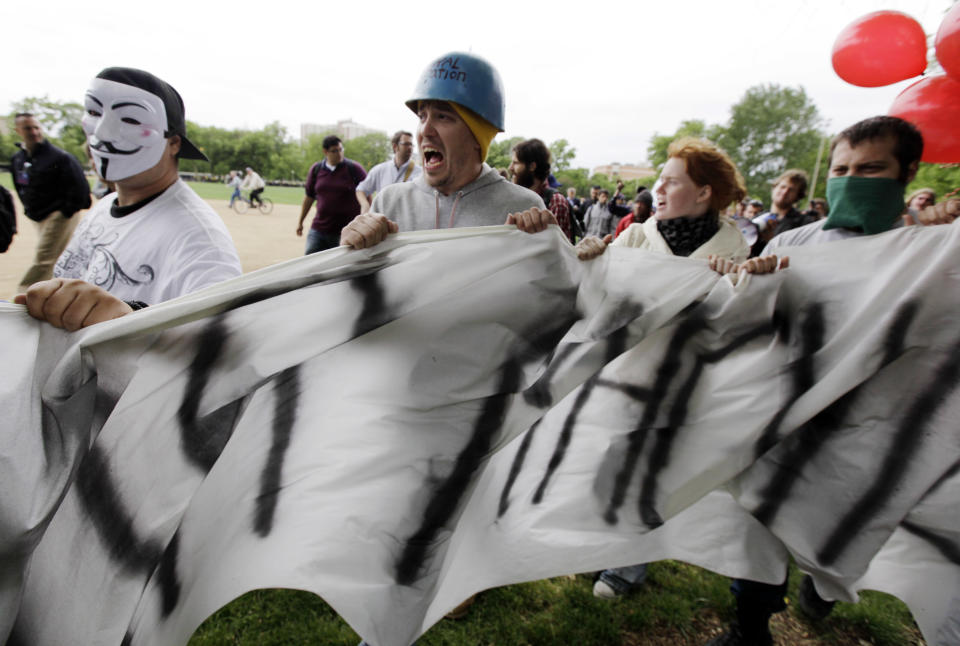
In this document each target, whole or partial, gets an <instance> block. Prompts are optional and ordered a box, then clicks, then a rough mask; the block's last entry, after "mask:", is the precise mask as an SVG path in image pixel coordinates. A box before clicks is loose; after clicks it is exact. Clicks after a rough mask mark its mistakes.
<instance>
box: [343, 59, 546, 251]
mask: <svg viewBox="0 0 960 646" xmlns="http://www.w3.org/2000/svg"><path fill="white" fill-rule="evenodd" d="M407 107H409V108H410V109H411V110H412V111H413V112H414V113H416V115H417V117H418V118H419V120H420V123H419V125H418V127H417V147H418V148H419V149H420V155H421V158H422V162H423V175H422V176H420V177H419V178H417V179H416V180H415V181H413V182H406V183H402V184H393V185H391V186H387V187H386V188H384V189H383V191H381V192H380V193H378V194H377V196H376V197H375V198H374V200H373V205H372V207H371V210H370V212H369V213H365V214H361V215H358V216H357V217H356V218H354V220H353V221H352V222H350V224H348V225H347V226H346V227H345V228H344V229H343V233H342V234H341V236H340V244H342V245H348V246H351V247H354V248H357V249H362V248H364V247H370V246H373V245H375V244H377V243H379V242H380V241H382V240H383V239H384V238H385V237H386V236H387V234H388V233H396V232H397V231H401V230H402V231H417V230H422V229H445V228H453V227H477V226H490V225H494V224H502V223H504V217H506V222H505V223H506V224H515V225H516V226H517V227H518V228H519V229H521V230H522V231H526V232H528V233H536V232H538V231H543V230H544V229H546V228H547V226H548V225H550V224H556V223H557V222H556V218H554V216H553V214H552V213H550V212H549V211H547V210H546V209H545V208H544V204H543V200H542V199H540V196H539V195H537V194H536V193H534V192H533V191H530V190H528V189H526V188H523V187H521V186H517V185H515V184H511V183H510V182H508V181H506V180H505V179H503V178H502V177H501V176H500V174H499V173H498V172H497V171H496V170H495V169H493V168H491V167H490V166H488V165H487V164H486V163H484V160H485V159H486V157H487V151H488V150H489V148H490V142H491V141H493V138H494V137H495V136H496V134H497V133H498V132H503V87H502V83H501V82H500V75H499V74H498V73H497V70H496V69H494V68H493V66H492V65H490V63H488V62H487V61H485V60H483V59H482V58H479V57H477V56H474V55H472V54H464V53H457V52H454V53H450V54H446V55H444V56H441V57H440V58H438V59H436V60H435V61H433V62H432V63H431V64H430V65H429V66H428V67H427V69H426V70H425V71H424V72H423V74H422V75H421V76H420V80H419V81H418V83H417V87H416V89H415V90H414V93H413V97H412V98H411V99H410V100H409V101H407Z"/></svg>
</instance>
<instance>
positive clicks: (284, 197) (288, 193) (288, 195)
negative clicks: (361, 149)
mask: <svg viewBox="0 0 960 646" xmlns="http://www.w3.org/2000/svg"><path fill="white" fill-rule="evenodd" d="M87 179H88V180H90V184H91V186H92V185H93V183H94V182H93V181H92V179H91V178H89V177H88V178H87ZM187 184H189V185H190V188H192V189H193V190H194V191H196V192H197V195H199V196H200V197H202V198H203V199H205V200H229V199H230V194H231V193H232V192H233V191H232V190H231V189H230V187H229V186H227V185H226V184H214V183H212V182H187ZM0 186H3V187H5V188H6V189H8V190H10V191H12V190H13V176H12V175H10V173H0ZM263 195H264V197H269V198H270V199H271V200H273V201H274V203H276V204H300V203H302V202H303V195H304V194H303V188H301V187H298V186H268V187H267V189H266V190H265V191H264V192H263Z"/></svg>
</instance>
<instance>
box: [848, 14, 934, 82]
mask: <svg viewBox="0 0 960 646" xmlns="http://www.w3.org/2000/svg"><path fill="white" fill-rule="evenodd" d="M926 68H927V37H926V35H925V34H924V33H923V27H921V26H920V23H918V22H917V21H916V20H914V19H913V18H911V17H910V16H908V15H907V14H905V13H900V12H899V11H874V12H873V13H868V14H867V15H865V16H862V17H861V18H858V19H857V20H854V21H853V22H852V23H850V24H849V25H847V26H846V27H845V28H844V29H843V31H841V32H840V35H839V36H837V40H836V42H834V43H833V69H834V70H835V71H836V73H837V75H838V76H839V77H840V78H842V79H843V80H844V81H846V82H847V83H852V84H853V85H859V86H860V87H880V86H881V85H890V84H891V83H896V82H897V81H903V80H906V79H909V78H913V77H914V76H919V75H920V74H923V70H925V69H926Z"/></svg>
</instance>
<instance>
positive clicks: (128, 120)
mask: <svg viewBox="0 0 960 646" xmlns="http://www.w3.org/2000/svg"><path fill="white" fill-rule="evenodd" d="M83 107H84V115H83V120H82V123H83V131H84V132H85V133H86V135H87V143H88V144H89V145H90V152H91V153H92V154H93V157H94V159H95V160H96V164H97V172H98V173H99V174H100V177H102V178H103V179H105V180H107V181H110V182H116V181H118V180H122V179H127V178H128V177H133V176H134V175H136V174H137V173H142V172H143V171H145V170H147V169H149V168H153V167H154V166H156V165H157V164H158V163H159V162H160V159H161V158H162V157H163V151H164V149H166V147H167V139H166V137H165V133H166V131H167V112H166V109H165V108H164V107H163V100H162V99H161V98H160V97H158V96H157V95H156V94H151V93H150V92H147V91H146V90H144V89H141V88H138V87H134V86H132V85H125V84H123V83H117V82H116V81H108V80H106V79H101V78H95V79H93V81H91V82H90V88H89V89H88V90H87V94H86V96H85V97H84V105H83Z"/></svg>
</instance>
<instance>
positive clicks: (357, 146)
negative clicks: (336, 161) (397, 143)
mask: <svg viewBox="0 0 960 646" xmlns="http://www.w3.org/2000/svg"><path fill="white" fill-rule="evenodd" d="M343 152H344V154H345V155H346V156H347V157H349V158H350V159H352V160H353V161H355V162H358V163H359V164H360V165H361V166H363V167H364V168H365V169H366V170H370V169H371V168H373V167H374V166H375V165H377V164H379V163H380V162H382V161H386V160H387V159H388V158H389V157H390V155H391V154H392V152H393V151H392V150H391V148H390V138H389V137H387V135H386V134H384V133H382V132H371V133H369V134H366V135H362V136H360V137H354V138H353V139H351V140H349V141H345V142H343Z"/></svg>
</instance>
